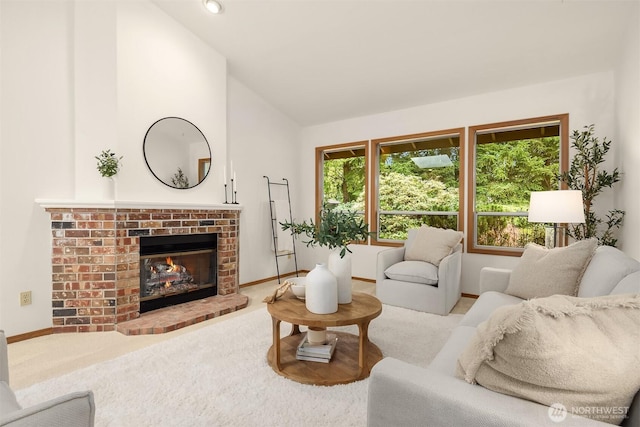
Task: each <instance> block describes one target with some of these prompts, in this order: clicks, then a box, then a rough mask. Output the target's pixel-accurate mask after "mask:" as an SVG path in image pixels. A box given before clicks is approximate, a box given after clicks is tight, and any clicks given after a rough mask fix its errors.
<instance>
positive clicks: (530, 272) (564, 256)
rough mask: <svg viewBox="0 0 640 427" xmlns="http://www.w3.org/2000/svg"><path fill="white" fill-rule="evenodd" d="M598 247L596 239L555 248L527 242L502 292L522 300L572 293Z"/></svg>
mask: <svg viewBox="0 0 640 427" xmlns="http://www.w3.org/2000/svg"><path fill="white" fill-rule="evenodd" d="M597 246H598V241H597V239H587V240H581V241H579V242H576V243H573V244H571V245H569V246H565V247H561V248H554V249H547V248H545V247H543V246H540V245H536V244H535V243H529V244H527V246H525V249H524V252H523V253H522V257H520V262H518V265H516V267H515V268H514V269H513V271H512V272H511V276H510V277H509V285H508V286H507V289H506V290H505V293H506V294H509V295H513V296H515V297H519V298H523V299H529V298H542V297H548V296H551V295H556V294H559V295H571V296H575V295H576V294H577V293H578V286H579V285H580V279H581V278H582V275H583V274H584V271H585V269H586V268H587V265H589V261H590V260H591V257H592V256H593V253H594V252H595V250H596V247H597Z"/></svg>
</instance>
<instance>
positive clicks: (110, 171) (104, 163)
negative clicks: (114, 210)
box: [95, 149, 123, 199]
mask: <svg viewBox="0 0 640 427" xmlns="http://www.w3.org/2000/svg"><path fill="white" fill-rule="evenodd" d="M122 157H123V156H120V157H118V156H117V155H116V153H114V152H112V151H111V150H109V149H107V150H102V152H101V153H100V154H99V155H97V156H95V159H96V160H97V161H98V163H97V165H96V169H98V172H99V173H100V176H102V177H104V178H108V179H107V180H106V186H107V187H106V188H105V189H104V191H105V194H104V197H105V198H107V199H114V198H115V181H114V176H115V175H116V174H117V173H118V172H119V171H120V168H121V167H122Z"/></svg>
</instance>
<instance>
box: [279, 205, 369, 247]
mask: <svg viewBox="0 0 640 427" xmlns="http://www.w3.org/2000/svg"><path fill="white" fill-rule="evenodd" d="M280 225H281V226H282V229H283V230H291V232H292V233H293V234H295V235H300V234H304V235H306V236H307V237H308V238H309V239H310V240H308V241H306V242H304V243H306V244H307V246H316V245H318V246H326V247H328V248H329V249H336V248H341V250H340V258H343V257H344V256H345V254H346V253H347V252H351V250H350V249H349V247H348V245H349V243H351V242H356V241H364V240H366V239H367V238H368V237H369V236H370V235H372V234H373V233H371V232H369V225H368V224H366V223H365V222H364V220H363V219H362V217H361V215H360V214H358V213H357V212H356V211H349V210H339V209H335V208H331V206H330V205H329V204H328V203H324V204H323V205H322V208H321V209H320V219H319V222H318V224H315V223H314V222H313V220H312V219H310V220H309V222H307V221H303V222H301V223H297V224H296V223H294V222H281V223H280Z"/></svg>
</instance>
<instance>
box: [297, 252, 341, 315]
mask: <svg viewBox="0 0 640 427" xmlns="http://www.w3.org/2000/svg"><path fill="white" fill-rule="evenodd" d="M305 288H306V289H305V300H304V301H305V305H306V306H307V310H309V311H310V312H312V313H315V314H330V313H335V312H336V311H338V282H337V281H336V278H335V277H334V275H333V274H331V272H330V271H329V269H328V268H327V266H326V264H316V267H315V268H314V269H313V270H311V271H310V272H309V274H307V284H306V285H305Z"/></svg>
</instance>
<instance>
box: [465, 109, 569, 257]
mask: <svg viewBox="0 0 640 427" xmlns="http://www.w3.org/2000/svg"><path fill="white" fill-rule="evenodd" d="M553 121H559V122H560V172H564V171H566V170H567V169H568V167H569V114H568V113H565V114H555V115H550V116H542V117H534V118H529V119H522V120H511V121H506V122H498V123H490V124H484V125H477V126H469V133H468V141H469V151H468V155H467V159H466V164H467V169H468V171H469V173H468V175H467V176H468V182H467V188H468V189H469V192H468V195H467V209H466V212H467V230H468V233H469V235H468V236H467V238H466V241H467V252H469V253H476V254H486V255H504V256H518V257H519V256H520V255H522V252H523V250H524V249H522V248H511V249H507V248H504V249H490V248H486V247H477V246H476V239H475V234H476V229H475V223H474V219H475V216H476V211H475V194H476V191H475V180H476V156H475V153H476V133H477V132H479V131H486V130H488V129H494V128H495V129H496V130H497V129H500V128H508V127H518V126H524V125H533V124H538V123H544V122H553ZM560 188H561V189H566V184H564V183H562V184H561V186H560Z"/></svg>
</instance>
